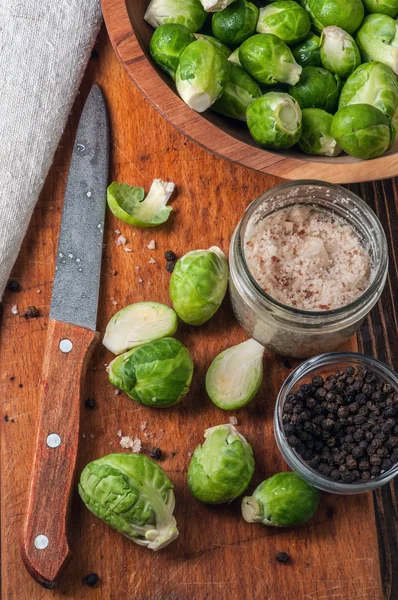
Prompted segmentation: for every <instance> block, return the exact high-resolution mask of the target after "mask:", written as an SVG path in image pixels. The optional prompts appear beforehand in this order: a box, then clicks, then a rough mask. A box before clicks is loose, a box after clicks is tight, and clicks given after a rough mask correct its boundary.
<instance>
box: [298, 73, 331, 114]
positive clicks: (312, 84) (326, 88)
mask: <svg viewBox="0 0 398 600" xmlns="http://www.w3.org/2000/svg"><path fill="white" fill-rule="evenodd" d="M340 89H341V82H340V77H339V76H338V75H333V74H332V73H329V71H326V70H325V69H321V68H320V67H304V69H303V72H302V74H301V77H300V81H299V82H298V83H297V84H296V85H295V86H290V87H289V88H288V91H289V94H290V95H291V96H293V98H295V99H296V100H297V102H298V103H299V105H300V108H301V109H303V108H323V109H324V110H326V112H329V113H334V112H335V111H336V109H337V103H338V101H339V95H340Z"/></svg>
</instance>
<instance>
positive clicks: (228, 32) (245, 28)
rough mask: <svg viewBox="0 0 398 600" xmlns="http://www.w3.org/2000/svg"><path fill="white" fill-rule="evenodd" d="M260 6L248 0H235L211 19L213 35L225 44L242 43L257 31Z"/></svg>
mask: <svg viewBox="0 0 398 600" xmlns="http://www.w3.org/2000/svg"><path fill="white" fill-rule="evenodd" d="M257 19H258V8H257V6H255V5H254V4H252V3H251V2H248V1H247V0H235V2H234V3H233V4H231V5H230V6H228V8H224V10H223V11H221V12H216V13H214V15H213V17H212V20H211V28H212V31H213V35H215V36H216V38H218V39H219V40H221V41H222V42H224V44H232V45H234V46H235V45H236V44H241V43H242V42H244V41H245V40H247V38H249V37H250V36H251V35H253V33H254V32H255V31H256V24H257Z"/></svg>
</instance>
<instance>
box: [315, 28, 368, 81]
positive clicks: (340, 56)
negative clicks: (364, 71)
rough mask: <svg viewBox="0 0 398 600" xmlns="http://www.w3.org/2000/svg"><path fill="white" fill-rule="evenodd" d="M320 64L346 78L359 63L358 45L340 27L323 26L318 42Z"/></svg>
mask: <svg viewBox="0 0 398 600" xmlns="http://www.w3.org/2000/svg"><path fill="white" fill-rule="evenodd" d="M320 50H321V61H322V66H323V67H324V68H325V69H327V70H328V71H331V73H335V74H336V75H339V76H340V77H342V78H343V79H346V78H347V77H348V76H349V75H351V73H352V72H353V71H355V69H356V68H357V67H359V65H360V64H361V55H360V54H359V50H358V46H357V45H356V43H355V42H354V39H353V38H352V37H351V36H350V34H349V33H347V32H346V31H343V29H340V27H334V26H333V25H332V26H330V27H325V29H324V30H323V31H322V34H321V42H320Z"/></svg>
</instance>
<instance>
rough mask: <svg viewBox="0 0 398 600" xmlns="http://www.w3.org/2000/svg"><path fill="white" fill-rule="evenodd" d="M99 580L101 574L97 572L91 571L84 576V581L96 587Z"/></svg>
mask: <svg viewBox="0 0 398 600" xmlns="http://www.w3.org/2000/svg"><path fill="white" fill-rule="evenodd" d="M98 580H99V576H98V575H97V573H89V574H88V575H86V576H85V577H83V583H85V584H86V585H88V586H89V587H94V586H95V585H96V584H97V583H98Z"/></svg>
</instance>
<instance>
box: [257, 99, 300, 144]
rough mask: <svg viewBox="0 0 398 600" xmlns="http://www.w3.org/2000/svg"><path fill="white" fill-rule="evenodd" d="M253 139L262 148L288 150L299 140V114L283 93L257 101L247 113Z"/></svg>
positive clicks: (293, 103) (295, 104)
mask: <svg viewBox="0 0 398 600" xmlns="http://www.w3.org/2000/svg"><path fill="white" fill-rule="evenodd" d="M246 117H247V125H248V127H249V131H250V134H251V136H252V138H253V139H254V140H255V141H256V142H257V143H258V144H260V146H264V147H265V148H272V149H275V150H279V149H281V148H291V147H292V146H294V144H297V142H298V141H299V139H300V136H301V110H300V107H299V105H298V104H297V102H296V100H295V99H294V98H292V97H291V96H289V94H284V93H283V92H269V93H268V94H264V96H261V97H260V98H257V100H255V101H254V102H252V104H250V105H249V106H248V108H247V111H246Z"/></svg>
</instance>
